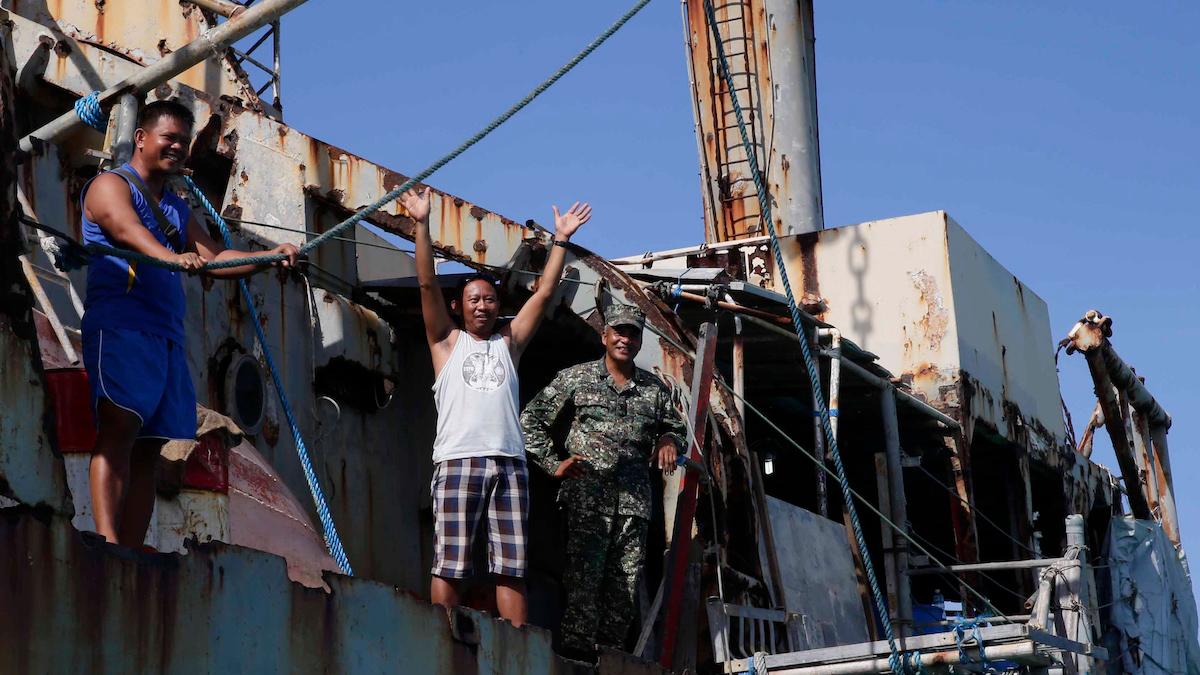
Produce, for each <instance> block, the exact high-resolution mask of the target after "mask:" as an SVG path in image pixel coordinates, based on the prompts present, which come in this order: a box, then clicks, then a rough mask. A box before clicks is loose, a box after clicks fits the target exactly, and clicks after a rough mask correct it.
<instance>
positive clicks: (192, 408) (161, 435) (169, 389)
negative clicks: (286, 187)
mask: <svg viewBox="0 0 1200 675" xmlns="http://www.w3.org/2000/svg"><path fill="white" fill-rule="evenodd" d="M193 125H194V120H193V117H192V113H191V111H190V110H188V109H187V108H186V107H184V106H183V105H182V104H180V103H178V102H175V101H156V102H154V103H151V104H149V105H147V106H145V107H144V108H143V109H142V111H141V114H140V115H139V116H138V125H137V131H136V132H135V133H134V152H133V157H132V159H130V160H129V163H128V164H125V165H124V166H122V167H119V168H118V169H115V170H113V171H109V172H106V173H103V174H101V175H99V176H97V177H96V178H95V179H94V180H92V181H90V182H89V183H88V184H87V185H86V186H84V188H83V194H82V195H81V196H80V202H81V206H82V214H83V239H84V243H87V244H104V245H106V246H111V247H114V248H123V249H129V250H131V251H137V252H138V253H142V254H144V255H147V256H150V257H152V258H156V259H158V260H162V261H164V262H170V263H177V264H179V265H181V266H183V268H184V269H185V270H188V271H189V272H196V271H198V270H199V269H200V268H201V266H203V265H204V264H205V263H206V262H207V261H210V260H222V259H230V258H240V257H246V256H261V255H268V254H271V253H282V254H284V255H286V256H287V258H286V259H285V260H284V261H283V262H282V263H281V265H282V266H284V267H291V266H292V265H294V264H295V261H296V255H297V253H298V251H297V249H296V247H295V246H293V245H291V244H284V245H282V246H276V247H275V248H273V249H271V250H269V251H261V252H253V253H251V252H246V251H233V250H226V249H225V248H224V247H223V246H221V245H220V244H219V243H217V242H216V241H215V240H213V238H212V237H211V236H210V235H209V233H208V231H207V230H206V229H205V228H204V227H203V226H201V225H200V224H199V222H197V221H196V220H195V219H194V218H192V216H191V212H190V210H189V209H188V206H187V204H186V203H185V202H184V201H183V199H182V198H181V197H179V195H177V194H175V193H174V192H173V191H172V190H170V189H167V181H168V179H169V178H170V177H171V176H172V175H174V174H177V173H179V171H180V170H181V169H182V168H183V166H184V162H185V161H186V160H187V157H188V150H189V146H190V144H191V138H192V127H193ZM260 268H261V266H255V265H246V266H242V267H235V268H231V269H224V270H219V271H213V272H207V273H206V274H211V275H212V276H217V277H226V278H230V277H239V276H245V275H248V274H251V273H253V272H255V271H256V270H258V269H260ZM184 307H185V296H184V292H183V285H182V279H181V277H180V273H179V272H176V271H173V270H168V269H166V268H163V267H159V266H156V265H152V264H149V263H145V262H141V263H138V262H127V261H126V260H124V259H123V258H118V257H115V256H104V255H93V256H92V257H91V261H90V264H89V265H88V271H87V301H86V303H85V312H84V315H83V326H82V329H83V363H84V367H85V368H86V369H87V374H88V380H89V382H90V385H91V389H92V406H93V409H94V410H95V412H96V423H97V435H96V447H95V448H94V450H93V452H92V463H91V468H90V472H89V482H90V487H91V493H92V512H93V515H94V517H95V521H96V531H97V532H99V533H100V534H102V535H103V536H104V538H105V539H107V540H108V541H110V542H113V543H119V544H122V545H124V546H132V547H137V546H141V545H142V542H143V540H144V539H145V536H146V529H147V527H148V526H149V524H150V516H151V515H152V514H153V511H154V467H155V465H156V461H157V457H158V453H159V450H160V449H161V448H162V445H163V443H165V442H166V441H168V440H191V439H193V438H195V435H196V393H195V390H194V389H193V387H192V378H191V374H190V373H189V372H188V366H187V356H186V350H185V348H184V332H183V317H184Z"/></svg>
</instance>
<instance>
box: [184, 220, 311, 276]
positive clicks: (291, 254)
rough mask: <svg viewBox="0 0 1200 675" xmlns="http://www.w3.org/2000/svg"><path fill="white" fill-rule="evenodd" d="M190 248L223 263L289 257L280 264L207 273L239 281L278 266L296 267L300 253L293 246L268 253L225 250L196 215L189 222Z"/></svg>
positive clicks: (243, 266) (244, 266) (274, 249)
mask: <svg viewBox="0 0 1200 675" xmlns="http://www.w3.org/2000/svg"><path fill="white" fill-rule="evenodd" d="M188 248H189V249H190V250H192V251H194V252H196V253H198V254H199V255H200V257H202V258H204V259H205V260H212V261H221V260H233V259H236V258H259V257H262V256H267V255H271V254H274V253H282V254H284V255H286V256H287V257H286V258H284V259H283V260H281V261H279V263H264V264H262V265H242V266H240V267H228V268H225V269H220V270H210V271H208V272H205V274H208V275H209V276H213V277H218V278H223V279H237V278H240V277H246V276H250V275H251V274H254V273H255V272H257V271H258V270H260V269H262V268H264V267H267V266H270V265H274V264H278V265H279V266H280V267H283V268H285V269H288V268H291V267H294V266H295V265H296V255H297V254H298V253H299V249H297V248H296V247H295V246H294V245H292V244H280V245H279V246H276V247H275V248H272V249H269V250H266V251H238V250H234V249H227V248H225V247H224V246H223V245H222V244H221V242H219V241H217V240H215V239H213V238H212V236H210V235H209V234H208V229H207V228H205V227H204V226H203V225H201V224H200V223H199V221H197V220H196V217H195V215H193V216H192V217H191V219H189V220H188Z"/></svg>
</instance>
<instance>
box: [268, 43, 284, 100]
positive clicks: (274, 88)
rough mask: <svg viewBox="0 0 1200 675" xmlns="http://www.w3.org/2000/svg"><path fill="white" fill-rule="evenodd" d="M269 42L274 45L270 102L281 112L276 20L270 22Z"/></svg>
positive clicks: (281, 91)
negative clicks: (273, 70)
mask: <svg viewBox="0 0 1200 675" xmlns="http://www.w3.org/2000/svg"><path fill="white" fill-rule="evenodd" d="M271 44H272V45H273V46H274V47H275V60H274V65H275V72H274V73H273V74H272V78H273V79H272V80H271V97H272V98H273V99H274V100H273V101H272V103H273V104H274V105H275V109H276V110H278V111H279V112H281V113H282V112H283V102H282V101H281V97H282V96H283V71H282V70H280V68H279V51H280V38H279V21H278V20H276V21H275V23H273V24H271Z"/></svg>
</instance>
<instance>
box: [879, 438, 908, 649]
mask: <svg viewBox="0 0 1200 675" xmlns="http://www.w3.org/2000/svg"><path fill="white" fill-rule="evenodd" d="M888 474H889V471H888V458H887V454H885V453H882V452H877V453H875V490H876V494H877V496H878V499H879V512H880V513H882V514H883V517H884V518H886V519H888V520H891V521H895V520H896V519H895V517H894V516H893V512H892V501H893V499H892V491H891V487H890V481H889V476H888ZM879 542H880V545H881V547H882V548H883V579H884V584H885V586H886V588H887V606H888V613H889V614H891V616H889V617H888V619H889V620H890V621H891V622H892V623H893V624H897V625H899V624H901V618H900V614H899V607H900V576H899V573H898V571H897V569H896V557H897V556H896V548H895V547H896V538H895V536H894V533H893V532H892V526H891V525H889V524H888V523H887V522H884V521H883V520H880V521H879ZM896 637H904V630H903V628H902V629H901V630H900V631H899V632H898V634H897V636H896Z"/></svg>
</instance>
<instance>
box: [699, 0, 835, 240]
mask: <svg viewBox="0 0 1200 675" xmlns="http://www.w3.org/2000/svg"><path fill="white" fill-rule="evenodd" d="M715 4H716V6H715V8H714V13H715V15H716V19H717V30H718V32H719V33H720V35H721V39H722V42H723V44H724V52H725V56H726V60H727V62H728V65H729V72H730V75H731V78H732V80H733V90H732V91H730V89H729V86H728V85H727V83H726V80H725V79H724V76H723V75H722V73H721V71H720V67H719V65H718V62H717V60H716V59H717V47H716V43H715V42H714V39H713V36H712V32H711V28H710V26H709V25H708V19H707V14H706V12H705V8H704V3H703V2H702V1H701V0H687V1H686V2H685V3H684V5H683V15H684V22H685V26H684V29H685V31H686V35H687V56H688V68H689V73H688V74H689V79H690V82H691V89H692V96H693V101H692V110H693V115H694V120H695V124H696V136H697V142H698V149H699V154H700V177H701V192H702V194H703V195H704V197H705V214H704V215H705V224H706V230H705V232H706V240H707V241H708V242H709V243H715V242H722V241H729V240H734V239H743V238H747V237H754V236H757V235H761V234H763V233H764V232H765V228H764V227H763V224H762V214H761V210H760V208H759V203H758V195H757V191H756V189H755V185H754V181H753V178H752V174H751V171H750V165H749V161H748V159H747V154H746V150H745V147H744V145H743V143H742V138H741V134H740V131H739V129H738V125H737V119H736V117H735V115H734V109H733V103H732V97H734V96H736V97H737V100H738V104H739V105H740V106H741V108H742V115H743V121H744V122H745V124H746V127H747V132H748V135H749V137H750V143H751V145H752V148H753V150H752V151H753V152H754V154H755V158H756V160H757V162H758V166H759V167H760V169H761V171H762V174H763V177H764V179H765V181H766V183H767V188H768V191H769V192H770V194H771V198H772V201H773V204H774V205H775V206H774V208H773V215H774V218H775V225H776V228H777V229H778V230H779V232H780V233H781V234H785V235H786V234H794V233H799V232H811V231H815V230H820V229H821V228H822V227H824V217H823V213H822V210H823V207H822V200H821V168H820V160H819V156H818V155H819V152H818V142H817V106H816V72H815V71H816V64H815V60H816V55H815V51H814V49H813V24H812V3H811V2H804V1H801V2H797V0H735V1H731V2H719V3H715Z"/></svg>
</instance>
